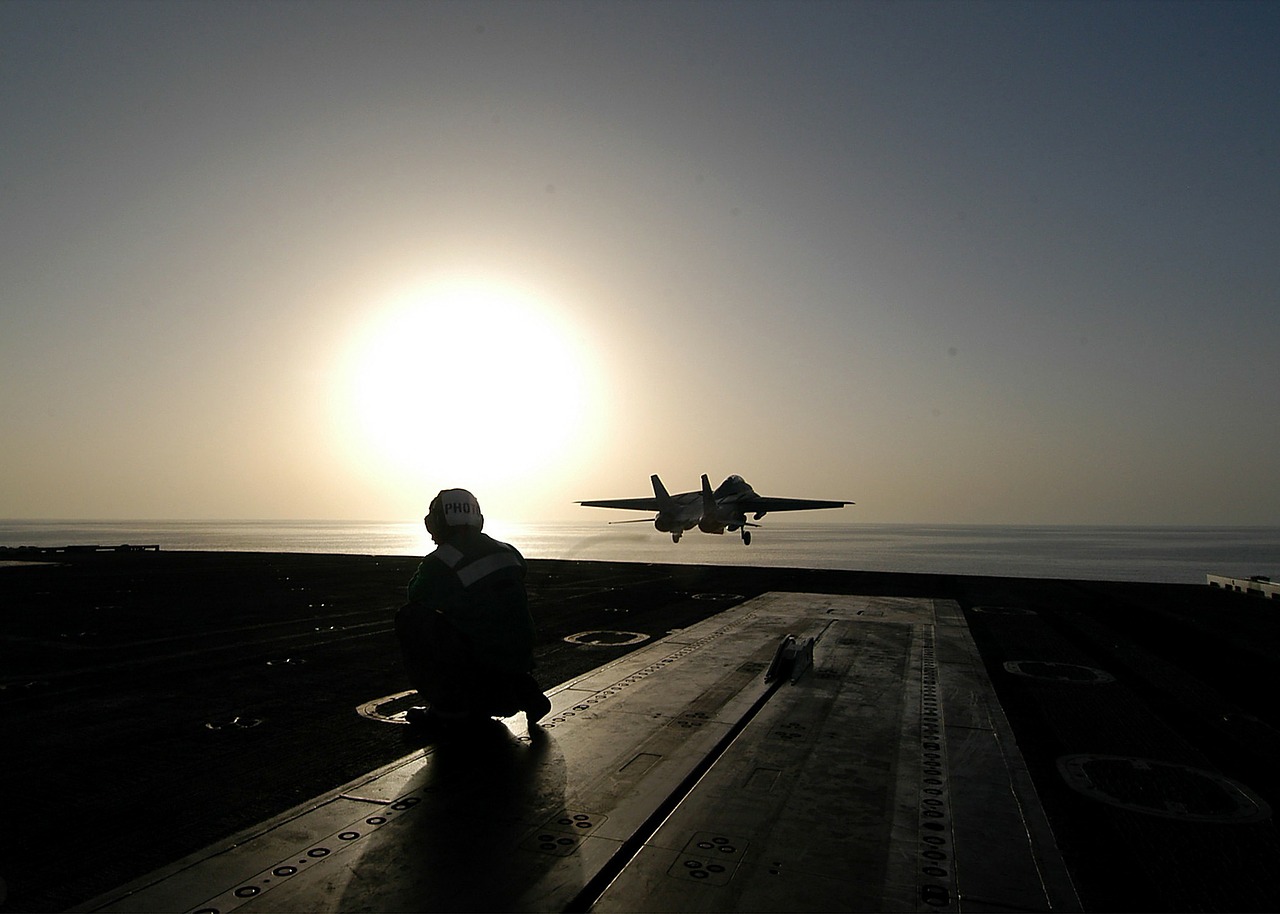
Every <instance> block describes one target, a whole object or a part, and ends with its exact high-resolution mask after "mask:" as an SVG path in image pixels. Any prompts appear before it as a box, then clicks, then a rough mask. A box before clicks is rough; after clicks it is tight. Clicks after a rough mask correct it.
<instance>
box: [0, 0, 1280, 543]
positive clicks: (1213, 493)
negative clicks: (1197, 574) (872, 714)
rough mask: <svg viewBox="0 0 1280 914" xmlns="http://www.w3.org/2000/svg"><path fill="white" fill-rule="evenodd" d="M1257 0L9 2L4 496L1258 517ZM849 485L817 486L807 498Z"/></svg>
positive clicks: (1265, 238) (1268, 428)
mask: <svg viewBox="0 0 1280 914" xmlns="http://www.w3.org/2000/svg"><path fill="white" fill-rule="evenodd" d="M1277 47H1280V5H1277V4H1247V3H1217V2H1215V3H1208V4H1178V3H1157V4H1126V3H1105V4H1089V3H1069V4H1053V3H1040V2H1037V3H1026V4H1019V3H996V4H982V3H946V4H940V5H935V4H912V3H893V4H879V3H853V2H849V3H816V4H808V3H799V2H790V3H780V4H769V3H762V2H753V3H695V2H682V3H673V4H662V3H656V2H643V3H598V4H597V3H565V4H561V3H518V4H507V3H457V4H452V3H438V2H437V3H410V4H399V3H367V2H364V3H350V4H328V3H318V4H306V3H281V4H273V3H210V4H203V3H145V4H130V3H122V2H112V3H102V4H97V3H70V4H61V3H53V2H38V3H21V2H14V0H7V2H4V3H0V93H2V95H0V194H2V197H0V235H2V237H0V382H2V383H3V394H4V395H3V399H2V400H0V479H2V480H3V485H2V487H0V517H10V518H53V517H62V518H121V519H130V518H132V519H145V518H174V519H183V518H192V519H202V518H333V519H348V518H350V519H356V518H367V519H400V518H413V517H417V516H420V515H421V514H422V513H423V511H424V510H425V504H426V500H427V499H428V498H429V497H430V495H431V494H433V493H434V492H435V491H436V490H437V489H439V488H441V487H444V486H453V485H462V486H468V487H470V488H472V489H473V490H474V491H475V492H476V493H477V495H478V496H479V497H480V500H481V503H482V505H483V506H484V507H485V510H486V513H487V514H489V515H490V516H494V515H502V516H503V517H507V518H513V519H524V520H536V519H548V520H583V521H589V520H599V521H601V522H603V521H604V520H605V519H616V518H613V517H612V515H611V514H610V516H609V517H608V518H606V516H605V512H600V511H596V510H594V509H587V508H580V507H576V506H575V505H573V501H574V500H576V499H585V498H608V497H622V496H634V495H643V494H646V493H647V492H648V491H649V483H648V477H649V474H650V473H654V472H657V473H660V474H662V476H663V478H664V480H665V481H666V483H667V485H668V487H669V488H670V489H671V490H672V491H677V490H687V489H691V488H696V487H697V485H698V477H699V475H700V474H701V473H704V472H705V473H708V474H710V475H711V477H712V480H713V483H714V482H719V480H720V479H722V478H723V477H724V476H726V475H728V474H730V473H738V474H741V475H743V476H745V477H746V478H747V479H748V480H749V481H750V482H752V483H753V484H754V485H755V486H756V488H757V490H759V491H760V492H762V493H763V494H773V495H789V496H800V497H817V498H841V499H852V500H854V501H856V502H857V503H858V504H857V506H856V507H854V508H846V509H844V510H843V511H841V512H838V513H837V512H825V513H820V514H814V515H806V516H805V517H806V518H807V519H813V520H836V519H839V520H844V521H869V522H870V521H875V522H896V521H901V522H960V523H965V522H972V523H985V522H990V523H1133V524H1152V523H1203V524H1219V523H1222V524H1230V523H1246V524H1247V523H1280V473H1278V472H1277V469H1278V467H1280V461H1278V459H1277V458H1278V455H1280V352H1278V350H1277V338H1276V325H1277V314H1278V313H1280V308H1278V305H1280V301H1278V290H1280V54H1277V53H1276V48H1277ZM829 515H833V516H829Z"/></svg>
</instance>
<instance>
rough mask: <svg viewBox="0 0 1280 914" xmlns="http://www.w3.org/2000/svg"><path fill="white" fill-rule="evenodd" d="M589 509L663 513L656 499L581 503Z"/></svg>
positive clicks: (607, 499)
mask: <svg viewBox="0 0 1280 914" xmlns="http://www.w3.org/2000/svg"><path fill="white" fill-rule="evenodd" d="M578 504H580V505H583V506H585V507H588V508H623V509H625V510H627V511H661V510H662V506H661V505H660V504H658V499H656V498H605V499H601V500H598V501H580V502H578Z"/></svg>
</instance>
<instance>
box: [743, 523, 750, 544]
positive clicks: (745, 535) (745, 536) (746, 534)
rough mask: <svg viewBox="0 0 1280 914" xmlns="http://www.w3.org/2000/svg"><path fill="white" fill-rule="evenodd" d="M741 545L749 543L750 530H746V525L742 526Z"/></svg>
mask: <svg viewBox="0 0 1280 914" xmlns="http://www.w3.org/2000/svg"><path fill="white" fill-rule="evenodd" d="M742 545H744V546H750V545H751V531H750V530H748V529H747V528H746V527H743V528H742Z"/></svg>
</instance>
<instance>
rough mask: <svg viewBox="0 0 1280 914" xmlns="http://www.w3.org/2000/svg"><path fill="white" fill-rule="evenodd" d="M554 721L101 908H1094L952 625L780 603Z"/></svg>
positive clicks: (468, 749)
mask: <svg viewBox="0 0 1280 914" xmlns="http://www.w3.org/2000/svg"><path fill="white" fill-rule="evenodd" d="M788 635H793V636H794V637H795V638H796V640H797V641H798V642H801V643H804V642H807V641H808V639H810V638H812V639H814V644H813V648H812V664H811V665H807V666H806V665H800V666H796V665H795V664H793V665H792V666H791V667H789V668H787V669H786V670H784V672H783V675H782V676H781V677H778V678H775V679H774V681H772V682H766V673H767V671H768V670H769V668H770V663H771V660H772V659H773V656H774V654H775V652H776V649H777V647H778V645H779V644H780V643H781V642H782V640H783V639H784V638H786V637H787V636H788ZM806 659H807V657H806ZM551 697H552V702H553V705H552V713H551V715H550V716H549V717H548V719H547V720H546V721H545V723H544V726H543V727H542V728H541V732H537V729H536V728H535V732H534V733H533V734H530V733H529V732H528V730H527V728H525V727H524V726H523V725H522V723H521V718H520V717H517V718H513V719H512V720H510V721H508V722H506V724H507V725H506V726H505V727H503V726H501V725H499V724H498V723H496V722H495V723H494V724H493V725H492V732H479V733H475V734H472V735H471V736H470V737H467V736H458V737H454V738H452V739H451V740H449V741H446V742H445V743H444V744H442V745H440V746H438V747H434V748H432V749H429V750H427V751H425V752H422V753H415V754H414V755H412V756H409V757H407V758H406V759H404V760H403V761H402V762H400V763H398V764H395V765H393V766H391V767H390V768H388V769H386V770H384V771H382V772H380V773H378V774H377V775H376V776H374V777H372V778H370V779H368V780H366V781H363V782H360V783H355V784H352V785H349V786H348V787H347V788H346V789H344V790H343V791H341V792H340V793H339V794H338V795H336V796H329V797H325V798H322V799H320V800H318V801H317V802H316V803H314V804H313V805H312V806H311V807H310V808H304V809H302V810H300V811H299V812H298V814H296V815H294V816H290V817H286V818H284V819H282V820H280V821H278V822H276V823H273V824H271V825H268V826H266V827H264V828H262V829H260V830H259V833H257V834H255V835H252V836H249V837H246V838H245V839H244V840H241V841H238V842H236V843H235V844H234V846H231V847H225V846H214V847H212V848H210V849H209V850H208V851H206V852H205V853H204V854H201V855H197V856H196V857H195V858H193V859H189V860H186V861H183V862H182V863H180V864H178V865H177V866H176V867H172V868H167V869H165V870H163V871H161V872H160V873H158V874H153V875H150V876H147V877H144V878H143V879H142V880H141V881H140V883H138V884H135V885H134V886H130V887H127V888H125V889H123V890H122V891H120V892H118V893H117V894H115V896H114V897H108V898H104V899H100V900H99V901H98V902H95V903H94V904H92V905H90V906H89V909H90V910H103V911H172V910H188V911H199V910H204V911H215V910H216V911H220V912H228V911H245V912H249V911H258V910H262V911H346V910H374V911H394V910H463V909H467V910H529V911H550V910H564V909H585V908H590V909H593V910H602V911H635V910H664V911H690V910H698V911H742V910H756V911H776V910H843V909H856V910H955V909H958V907H959V904H958V902H959V900H960V899H961V898H964V899H966V902H967V905H966V907H968V908H969V909H972V907H973V906H974V905H975V904H981V905H990V906H993V907H995V908H997V909H1019V910H1051V909H1054V910H1074V909H1078V906H1079V905H1078V901H1077V900H1076V898H1075V895H1074V890H1073V888H1072V886H1071V882H1070V879H1069V877H1068V876H1067V873H1066V869H1065V867H1064V865H1063V863H1062V860H1061V857H1060V855H1059V854H1058V851H1057V848H1056V846H1055V845H1054V843H1053V839H1052V835H1051V833H1050V831H1049V829H1048V827H1047V824H1046V822H1045V819H1044V816H1043V812H1042V811H1041V809H1040V805H1039V802H1038V799H1037V797H1036V794H1035V791H1034V789H1033V788H1032V787H1031V783H1030V780H1029V779H1028V778H1027V777H1026V776H1025V770H1024V766H1023V764H1022V761H1021V758H1020V756H1019V755H1018V754H1017V750H1016V748H1015V747H1013V746H1012V740H1010V739H1009V731H1008V727H1007V724H1006V723H1005V722H1004V721H1003V716H1002V714H1001V713H1000V710H999V703H998V701H997V700H996V698H995V694H994V692H993V691H992V690H991V687H990V684H989V682H988V681H987V678H986V674H985V672H984V671H983V669H982V664H981V660H980V658H979V657H978V654H977V651H976V649H975V648H974V646H973V643H972V640H971V639H970V638H969V636H968V629H967V627H966V626H965V624H964V621H963V617H962V615H961V614H960V611H959V607H958V606H956V604H955V603H954V602H952V601H943V600H928V599H920V598H901V597H898V598H894V597H887V598H871V597H857V596H827V595H810V594H766V595H763V596H761V597H758V598H756V599H754V600H750V601H747V602H746V603H743V604H741V605H739V606H737V607H734V608H732V609H730V610H727V611H725V612H723V613H720V614H718V615H716V616H713V617H712V618H710V619H707V620H705V621H703V622H701V623H699V624H697V625H694V626H691V627H689V628H686V629H683V630H682V631H679V632H676V633H674V634H672V635H669V636H667V637H666V638H664V639H662V640H660V641H658V642H656V643H653V644H651V645H648V646H646V647H645V648H642V649H640V650H637V651H635V652H633V653H631V654H629V655H627V656H626V657H624V658H622V659H620V660H616V661H614V662H612V663H610V664H607V665H605V666H603V667H602V668H600V669H598V670H595V671H592V672H591V673H589V674H587V675H585V676H582V677H580V678H578V679H576V680H573V681H571V682H569V683H566V684H565V685H563V686H562V687H560V688H558V689H556V690H555V691H554V692H553V693H552V695H551ZM953 760H954V763H955V764H956V766H957V767H956V768H953V767H952V764H953ZM994 849H998V850H994ZM993 856H994V857H997V858H998V859H991V858H992V857H993Z"/></svg>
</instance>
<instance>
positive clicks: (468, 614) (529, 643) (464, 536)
mask: <svg viewBox="0 0 1280 914" xmlns="http://www.w3.org/2000/svg"><path fill="white" fill-rule="evenodd" d="M524 576H525V563H524V558H523V557H522V556H521V555H520V553H519V552H518V551H516V549H515V547H514V546H510V545H508V544H506V543H501V542H499V541H498V540H495V539H493V538H492V537H491V536H488V535H487V534H485V533H482V532H481V531H480V530H478V529H476V528H474V527H463V528H461V529H460V530H459V531H458V532H457V533H455V534H454V535H452V536H450V537H449V538H448V539H447V540H445V541H444V542H443V543H442V544H441V545H440V546H439V548H437V549H436V550H435V551H434V552H432V553H431V554H430V555H428V556H427V557H426V558H425V559H424V560H423V562H422V564H421V565H419V566H418V571H417V573H416V574H415V575H414V576H413V578H412V580H410V581H409V588H408V597H409V602H410V603H422V604H424V605H426V606H427V607H428V608H429V609H431V610H433V611H435V612H437V613H440V614H441V615H442V616H444V618H445V619H446V620H448V622H449V623H450V624H451V625H453V626H454V628H456V629H457V630H458V631H459V632H461V633H462V634H463V635H464V636H465V637H466V638H467V639H468V641H469V642H470V644H471V646H472V648H473V649H474V655H475V656H474V660H475V662H476V664H477V665H478V666H480V667H481V668H484V669H488V670H492V671H495V672H503V673H527V672H529V671H530V670H531V669H532V668H533V641H534V631H533V618H532V617H531V616H530V615H529V604H528V598H527V597H526V595H525V588H524Z"/></svg>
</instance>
